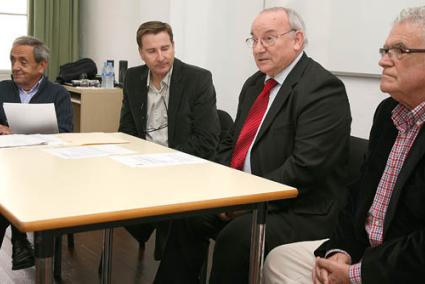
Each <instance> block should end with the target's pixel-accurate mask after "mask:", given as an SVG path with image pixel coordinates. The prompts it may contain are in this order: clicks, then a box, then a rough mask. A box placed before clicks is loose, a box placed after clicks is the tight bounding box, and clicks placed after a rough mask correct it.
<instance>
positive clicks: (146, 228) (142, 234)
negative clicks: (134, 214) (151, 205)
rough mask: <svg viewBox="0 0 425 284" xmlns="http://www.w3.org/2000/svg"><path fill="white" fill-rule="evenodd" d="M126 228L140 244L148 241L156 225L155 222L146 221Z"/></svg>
mask: <svg viewBox="0 0 425 284" xmlns="http://www.w3.org/2000/svg"><path fill="white" fill-rule="evenodd" d="M125 228H126V230H127V231H128V232H129V233H130V235H132V236H133V238H135V239H136V240H137V241H138V242H139V244H140V245H142V244H144V243H146V242H147V241H148V240H149V238H150V236H151V235H152V232H153V231H154V230H155V225H154V224H153V223H145V224H137V225H131V226H126V227H125Z"/></svg>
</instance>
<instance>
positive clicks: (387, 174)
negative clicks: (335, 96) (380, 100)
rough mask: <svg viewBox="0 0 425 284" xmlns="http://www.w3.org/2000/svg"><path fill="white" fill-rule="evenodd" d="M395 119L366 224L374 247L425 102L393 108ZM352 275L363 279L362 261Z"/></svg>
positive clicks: (424, 117) (380, 238)
mask: <svg viewBox="0 0 425 284" xmlns="http://www.w3.org/2000/svg"><path fill="white" fill-rule="evenodd" d="M391 119H392V120H393V123H394V125H395V127H396V128H397V130H398V134H397V138H396V140H395V143H394V145H393V147H392V149H391V152H390V155H389V157H388V160H387V164H386V166H385V170H384V173H383V174H382V177H381V180H380V182H379V184H378V188H377V190H376V193H375V197H374V199H373V203H372V206H371V207H370V209H369V212H368V216H367V219H366V224H365V229H366V232H367V234H368V236H369V242H370V245H371V247H376V246H378V245H380V244H382V242H383V232H384V219H385V214H386V212H387V209H388V205H389V203H390V199H391V195H392V193H393V190H394V185H395V184H396V181H397V178H398V175H399V173H400V170H401V168H402V166H403V164H404V161H405V160H406V157H407V155H408V154H409V151H410V148H411V147H412V145H413V142H415V139H416V136H417V135H418V133H419V130H420V129H421V127H422V124H423V122H424V121H425V102H423V103H421V104H420V105H418V106H417V107H415V108H414V109H413V110H409V109H408V108H406V107H405V106H403V105H401V104H399V105H397V106H396V107H395V108H394V109H393V111H392V116H391ZM349 277H350V281H351V283H361V262H359V263H356V264H354V265H351V266H350V269H349Z"/></svg>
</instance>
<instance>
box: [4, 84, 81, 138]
mask: <svg viewBox="0 0 425 284" xmlns="http://www.w3.org/2000/svg"><path fill="white" fill-rule="evenodd" d="M3 103H21V98H20V97H19V90H18V87H17V86H16V84H15V83H14V82H13V81H12V80H4V81H1V82H0V124H2V125H7V126H8V124H7V120H6V115H5V113H4V109H3ZM30 103H31V104H43V103H44V104H46V103H54V105H55V111H56V119H57V121H58V128H59V132H72V130H73V121H72V116H73V112H72V105H71V97H70V95H69V92H68V91H67V90H66V89H65V88H64V87H63V86H61V85H59V84H56V83H53V82H50V81H49V80H48V78H47V77H44V78H43V80H42V81H41V83H40V88H39V89H38V92H37V93H36V94H35V95H34V97H32V98H31V100H30Z"/></svg>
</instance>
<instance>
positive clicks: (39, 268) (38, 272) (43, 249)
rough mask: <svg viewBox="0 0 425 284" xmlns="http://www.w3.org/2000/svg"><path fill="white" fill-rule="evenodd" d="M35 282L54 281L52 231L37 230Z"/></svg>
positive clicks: (48, 282)
mask: <svg viewBox="0 0 425 284" xmlns="http://www.w3.org/2000/svg"><path fill="white" fill-rule="evenodd" d="M34 246H35V283H37V284H41V283H43V284H52V283H53V251H54V235H53V233H52V232H35V233H34Z"/></svg>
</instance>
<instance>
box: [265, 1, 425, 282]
mask: <svg viewBox="0 0 425 284" xmlns="http://www.w3.org/2000/svg"><path fill="white" fill-rule="evenodd" d="M424 52H425V6H422V7H416V8H408V9H405V10H403V11H401V13H400V15H399V16H398V18H397V19H396V20H395V22H394V25H393V27H392V30H391V32H390V34H389V36H388V37H387V40H386V42H385V45H384V47H383V48H381V49H380V53H381V56H382V57H381V60H380V61H379V65H380V66H381V67H382V69H383V70H382V77H381V90H382V91H383V92H385V93H388V94H390V96H391V97H390V98H387V99H385V100H384V101H383V102H381V104H380V105H379V106H378V108H377V110H376V112H375V116H374V122H373V126H372V129H371V132H370V138H369V149H368V153H367V155H366V159H365V161H364V163H363V166H362V171H361V176H360V178H359V180H357V181H356V182H355V183H353V184H352V185H351V186H350V188H351V190H350V198H349V199H348V203H347V206H346V208H345V209H344V210H343V211H342V212H341V214H340V218H339V222H338V226H337V227H336V229H335V231H334V233H333V234H332V235H331V237H330V239H329V240H326V241H324V240H320V241H311V242H304V243H295V244H289V245H285V246H282V247H278V248H276V249H274V250H273V251H272V252H270V254H269V255H268V257H267V259H266V263H265V269H264V276H265V280H266V281H265V283H315V284H320V283H326V284H332V283H382V284H384V283H422V282H423V279H424V267H425V207H424V204H425V132H424V129H423V123H424V121H425V53H424ZM313 252H314V254H315V255H316V258H315V256H314V254H313ZM421 279H422V280H421Z"/></svg>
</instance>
